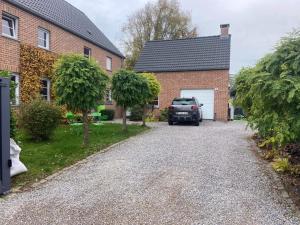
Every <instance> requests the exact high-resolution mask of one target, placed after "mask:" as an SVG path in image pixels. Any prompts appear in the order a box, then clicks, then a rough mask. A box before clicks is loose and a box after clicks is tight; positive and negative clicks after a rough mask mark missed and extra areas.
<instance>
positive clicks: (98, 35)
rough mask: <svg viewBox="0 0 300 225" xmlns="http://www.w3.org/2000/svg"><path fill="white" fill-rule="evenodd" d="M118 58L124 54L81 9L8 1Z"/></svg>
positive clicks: (52, 1) (45, 1)
mask: <svg viewBox="0 0 300 225" xmlns="http://www.w3.org/2000/svg"><path fill="white" fill-rule="evenodd" d="M6 1H7V2H9V3H11V4H13V5H15V6H17V7H19V8H21V9H23V10H26V11H29V12H30V13H32V14H34V15H36V16H39V17H41V18H43V19H45V20H47V21H49V22H51V23H53V24H55V25H57V26H59V27H61V28H63V29H65V30H67V31H69V32H71V33H73V34H75V35H77V36H79V37H81V38H83V39H85V40H87V41H89V42H91V43H93V44H95V45H97V46H99V47H101V48H104V49H106V50H108V51H110V52H112V53H114V54H116V55H118V56H121V57H124V56H123V54H122V53H121V52H120V51H119V50H118V49H117V48H116V47H115V46H114V44H113V43H112V42H111V41H110V40H109V39H108V38H107V37H106V36H105V35H104V34H103V33H102V32H101V30H100V29H98V28H97V26H96V25H95V24H94V23H93V22H92V21H91V20H90V19H89V18H88V17H87V16H86V15H85V14H84V13H83V12H82V11H80V10H79V9H77V8H76V7H74V6H72V5H71V4H70V3H68V2H66V1H64V0H6Z"/></svg>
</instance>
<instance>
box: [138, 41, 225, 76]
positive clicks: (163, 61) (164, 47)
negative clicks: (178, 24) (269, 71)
mask: <svg viewBox="0 0 300 225" xmlns="http://www.w3.org/2000/svg"><path fill="white" fill-rule="evenodd" d="M230 39H231V37H230V36H228V37H221V36H208V37H198V38H187V39H178V40H161V41H149V42H147V43H146V44H145V47H144V49H143V51H142V53H141V55H140V58H139V60H138V61H137V63H136V65H135V67H134V69H135V71H137V72H144V71H148V72H172V71H203V70H221V69H229V67H230Z"/></svg>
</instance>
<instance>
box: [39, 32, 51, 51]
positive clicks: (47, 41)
mask: <svg viewBox="0 0 300 225" xmlns="http://www.w3.org/2000/svg"><path fill="white" fill-rule="evenodd" d="M39 31H42V32H45V33H46V47H45V46H41V45H39V40H42V41H43V42H44V41H45V40H44V39H41V38H40V37H39ZM37 41H38V47H39V48H42V49H46V50H50V31H49V30H47V29H45V28H42V27H38V35H37Z"/></svg>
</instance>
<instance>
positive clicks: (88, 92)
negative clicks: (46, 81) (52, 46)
mask: <svg viewBox="0 0 300 225" xmlns="http://www.w3.org/2000/svg"><path fill="white" fill-rule="evenodd" d="M54 68H55V73H56V75H57V78H56V81H55V87H56V95H57V100H58V103H59V104H61V105H66V106H67V108H68V109H69V110H71V111H73V112H77V111H80V112H82V111H89V110H91V109H93V108H95V107H96V106H97V103H98V102H99V100H101V99H103V97H104V94H105V90H106V85H107V83H108V80H109V79H108V76H107V75H106V74H105V72H104V71H103V70H102V69H101V68H100V67H99V66H98V64H97V63H96V62H95V61H94V60H93V59H87V58H86V57H84V56H82V55H75V54H71V55H64V56H62V57H61V58H60V59H59V60H58V61H57V62H56V63H55V66H54Z"/></svg>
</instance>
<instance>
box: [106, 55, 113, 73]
mask: <svg viewBox="0 0 300 225" xmlns="http://www.w3.org/2000/svg"><path fill="white" fill-rule="evenodd" d="M106 70H108V71H112V58H111V57H109V56H106Z"/></svg>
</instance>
